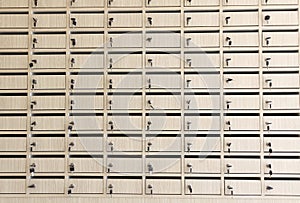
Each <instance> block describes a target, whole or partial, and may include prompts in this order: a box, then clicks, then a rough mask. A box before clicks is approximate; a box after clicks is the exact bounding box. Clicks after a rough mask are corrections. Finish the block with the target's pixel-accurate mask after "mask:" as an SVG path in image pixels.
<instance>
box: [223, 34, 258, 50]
mask: <svg viewBox="0 0 300 203" xmlns="http://www.w3.org/2000/svg"><path fill="white" fill-rule="evenodd" d="M223 46H224V47H244V46H247V47H258V46H259V37H258V32H242V33H224V35H223Z"/></svg>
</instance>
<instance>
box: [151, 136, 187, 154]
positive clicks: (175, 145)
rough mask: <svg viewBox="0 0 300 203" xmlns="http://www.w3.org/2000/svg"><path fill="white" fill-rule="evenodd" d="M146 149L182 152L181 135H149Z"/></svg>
mask: <svg viewBox="0 0 300 203" xmlns="http://www.w3.org/2000/svg"><path fill="white" fill-rule="evenodd" d="M145 151H149V152H180V151H181V137H157V136H156V137H147V138H146V145H145Z"/></svg>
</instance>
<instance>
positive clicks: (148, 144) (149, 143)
mask: <svg viewBox="0 0 300 203" xmlns="http://www.w3.org/2000/svg"><path fill="white" fill-rule="evenodd" d="M151 146H152V142H148V143H147V152H150V149H151Z"/></svg>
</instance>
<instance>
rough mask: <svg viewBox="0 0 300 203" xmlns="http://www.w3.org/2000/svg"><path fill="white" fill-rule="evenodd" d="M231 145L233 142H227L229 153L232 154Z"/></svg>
mask: <svg viewBox="0 0 300 203" xmlns="http://www.w3.org/2000/svg"><path fill="white" fill-rule="evenodd" d="M231 144H232V143H231V142H227V143H226V146H227V147H228V149H227V151H228V153H230V150H231V149H230V147H231Z"/></svg>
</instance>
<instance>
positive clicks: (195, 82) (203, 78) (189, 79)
mask: <svg viewBox="0 0 300 203" xmlns="http://www.w3.org/2000/svg"><path fill="white" fill-rule="evenodd" d="M185 88H186V89H210V88H217V89H218V88H220V75H218V74H202V73H198V74H197V75H196V74H193V75H189V74H186V75H185Z"/></svg>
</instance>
